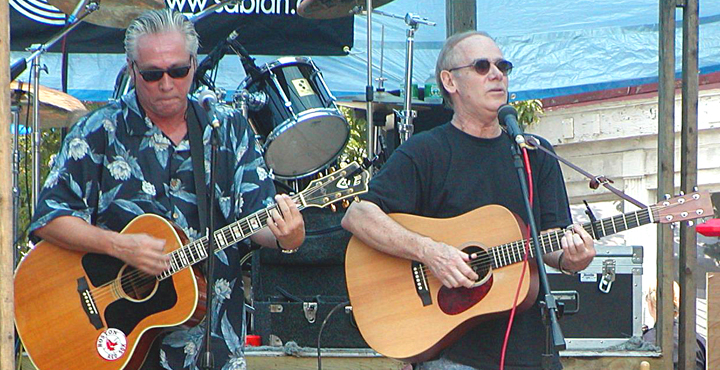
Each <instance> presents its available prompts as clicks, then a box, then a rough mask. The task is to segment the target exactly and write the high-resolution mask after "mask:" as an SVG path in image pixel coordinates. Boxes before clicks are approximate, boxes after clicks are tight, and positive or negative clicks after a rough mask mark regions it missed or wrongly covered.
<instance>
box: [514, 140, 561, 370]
mask: <svg viewBox="0 0 720 370" xmlns="http://www.w3.org/2000/svg"><path fill="white" fill-rule="evenodd" d="M508 127H509V126H508ZM511 131H514V130H512V129H509V130H508V134H509V135H510V138H511V139H512V140H513V141H516V142H517V141H520V140H518V137H522V132H511ZM523 145H525V143H524V140H523V141H522V142H517V143H516V144H511V145H510V151H511V152H512V156H513V164H514V167H515V169H516V171H517V175H518V180H520V188H521V189H522V193H523V200H524V202H525V210H526V211H527V215H528V223H529V225H530V235H532V246H533V248H534V252H535V256H536V257H535V262H536V263H537V267H538V275H539V278H540V291H541V294H543V295H544V296H543V297H544V299H541V300H540V309H541V310H542V318H543V324H545V334H546V335H545V352H544V353H543V355H542V368H543V369H550V368H551V365H552V358H553V352H552V351H551V347H550V336H552V348H555V350H556V351H561V350H564V349H565V337H564V336H563V333H562V329H560V324H558V304H557V302H556V301H555V296H553V295H552V292H551V290H550V282H549V281H548V277H547V271H546V270H545V263H544V262H543V260H542V256H543V251H542V248H541V247H540V241H539V239H538V231H537V225H536V224H535V217H534V216H533V210H532V207H531V206H530V199H529V191H528V185H527V180H526V179H525V170H524V168H523V163H522V159H521V158H520V147H521V146H523Z"/></svg>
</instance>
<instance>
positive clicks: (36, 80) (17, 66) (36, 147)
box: [10, 0, 99, 214]
mask: <svg viewBox="0 0 720 370" xmlns="http://www.w3.org/2000/svg"><path fill="white" fill-rule="evenodd" d="M82 7H85V12H84V13H83V14H82V15H81V16H80V17H78V18H76V19H75V21H74V22H73V23H71V24H68V25H67V26H65V28H63V29H62V30H61V31H60V32H58V33H57V34H56V35H55V36H53V37H52V38H50V40H48V41H47V42H46V43H44V44H35V45H32V46H31V47H30V48H29V50H31V51H33V53H32V54H31V55H30V57H28V58H27V59H25V58H23V59H21V60H19V61H17V62H15V63H13V65H12V66H11V68H10V71H11V80H14V79H15V78H17V76H19V75H20V74H21V73H22V72H23V70H25V68H26V67H27V61H28V59H29V60H31V61H32V65H31V70H32V78H33V81H32V86H33V87H32V90H33V105H32V107H33V123H32V138H33V139H32V156H33V164H32V170H33V173H32V174H33V176H32V194H31V199H32V202H31V205H30V207H31V208H30V213H31V214H32V213H35V206H36V205H37V197H38V196H39V195H40V160H41V158H40V144H41V141H42V135H41V133H40V71H41V70H43V71H45V72H46V73H47V68H46V67H44V66H43V67H40V55H41V54H43V53H45V52H46V51H48V49H50V47H51V46H52V45H54V44H55V43H56V42H58V41H59V40H60V39H62V38H63V37H64V36H65V35H66V34H68V33H69V32H70V31H72V30H73V29H74V28H75V27H77V25H78V24H80V22H82V20H83V19H84V18H85V17H87V16H88V15H89V14H90V13H92V12H94V11H96V10H97V9H98V7H99V5H98V2H97V1H96V0H93V1H91V2H90V3H89V4H86V1H80V2H79V3H78V5H77V6H76V8H75V10H74V11H73V15H72V16H71V17H74V16H75V15H76V14H78V13H79V12H80V8H82Z"/></svg>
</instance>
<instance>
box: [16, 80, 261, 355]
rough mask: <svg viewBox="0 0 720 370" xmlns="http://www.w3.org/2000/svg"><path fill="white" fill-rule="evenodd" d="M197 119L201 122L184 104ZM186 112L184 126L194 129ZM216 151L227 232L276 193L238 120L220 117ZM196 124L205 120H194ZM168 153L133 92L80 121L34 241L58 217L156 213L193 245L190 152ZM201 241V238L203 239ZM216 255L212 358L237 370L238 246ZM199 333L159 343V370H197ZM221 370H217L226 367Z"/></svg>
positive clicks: (119, 220)
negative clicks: (175, 227)
mask: <svg viewBox="0 0 720 370" xmlns="http://www.w3.org/2000/svg"><path fill="white" fill-rule="evenodd" d="M189 102H190V104H192V106H194V107H195V111H194V112H196V113H197V114H204V112H203V111H202V109H201V108H200V107H199V105H197V103H196V102H195V101H194V100H192V99H190V100H189ZM190 104H189V106H188V123H190V122H195V118H194V117H195V115H194V114H193V112H191V111H192V109H193V108H192V107H191V105H190ZM218 111H219V113H218V114H219V116H220V118H221V121H222V122H223V123H224V124H223V125H222V126H221V127H220V128H219V136H220V141H221V145H220V146H219V148H218V168H217V173H216V178H217V184H216V186H215V189H214V191H215V196H216V200H217V203H216V207H215V208H216V219H218V220H219V221H218V224H219V225H218V226H224V225H227V224H229V223H231V222H233V221H236V220H238V219H240V218H242V217H244V216H247V215H249V214H251V213H252V212H254V211H256V210H258V209H260V208H263V207H266V206H268V205H270V204H272V203H273V200H272V196H273V195H274V194H275V188H274V186H273V183H272V179H271V178H270V177H268V176H267V173H268V172H267V170H266V168H265V163H264V161H263V159H262V156H261V153H260V151H259V150H258V149H257V145H250V143H252V140H254V136H253V133H252V131H251V130H250V127H249V125H248V124H247V122H246V121H245V119H243V118H242V117H241V115H240V114H239V113H237V112H235V111H233V110H231V109H229V108H226V107H220V108H219V109H218ZM200 122H206V121H204V120H200ZM202 132H203V144H204V145H203V147H204V162H205V163H204V165H203V168H204V170H205V180H206V185H208V186H209V179H210V155H211V150H210V145H209V143H210V135H211V128H210V126H209V125H206V124H202ZM188 140H189V139H188V137H187V136H186V137H185V139H184V140H182V142H180V143H179V144H177V145H175V144H173V142H172V141H171V140H170V139H168V137H167V136H166V135H165V134H164V133H163V132H162V131H161V130H160V129H159V128H158V127H157V126H155V125H153V124H152V122H151V121H150V120H149V119H148V118H147V117H146V116H145V115H144V113H143V111H142V110H141V109H140V107H139V106H138V104H137V98H136V96H135V93H134V92H130V93H128V94H127V95H125V96H124V97H123V98H122V99H121V100H120V101H117V102H113V103H110V104H108V105H107V106H105V107H103V108H100V109H98V110H96V111H94V112H92V113H91V114H89V115H87V116H85V117H83V118H82V119H81V120H80V121H78V122H77V123H76V124H75V125H74V126H73V127H72V128H71V130H70V132H69V133H68V135H67V137H66V138H65V140H64V142H63V146H62V148H61V150H60V153H58V155H57V156H56V157H55V159H54V164H53V167H52V169H51V170H50V173H49V175H48V177H47V179H46V181H45V184H44V187H43V189H42V192H41V194H40V196H39V200H38V205H37V209H36V212H35V215H34V219H33V222H32V224H31V226H30V230H31V233H32V231H34V230H36V229H37V228H39V227H42V226H44V225H46V224H47V223H48V222H50V221H51V220H53V219H55V218H57V217H60V216H74V217H79V218H82V219H84V220H85V221H87V222H88V223H91V224H93V225H96V226H98V227H101V228H105V229H109V230H115V231H120V230H122V229H123V228H124V227H125V225H126V224H127V223H129V222H130V221H131V220H132V219H134V218H135V217H137V216H139V215H142V214H145V213H153V214H157V215H160V216H163V217H165V218H167V219H168V220H172V221H173V222H174V223H175V224H176V225H178V226H179V227H180V228H182V230H183V231H184V232H185V234H186V235H187V236H188V237H189V238H190V239H191V240H192V239H195V238H197V237H198V236H200V235H201V233H200V223H199V216H198V211H197V198H196V192H195V180H194V177H193V166H192V159H191V156H190V144H189V141H188ZM202 234H204V233H202ZM240 244H241V245H235V246H232V247H228V248H226V249H224V250H222V251H219V252H217V253H216V254H215V255H216V256H217V259H216V262H215V279H216V280H215V284H214V292H215V299H214V301H215V305H214V307H213V309H209V310H208V312H211V313H212V319H213V323H214V324H213V330H212V338H213V344H212V348H213V353H214V358H215V364H216V365H221V366H220V367H221V368H222V369H242V368H244V364H245V360H244V358H243V349H242V348H243V338H244V330H245V328H244V325H243V322H244V321H243V315H244V306H243V305H244V295H243V293H242V279H241V271H240V266H239V260H240V257H241V255H242V254H243V253H245V252H246V246H245V244H243V243H240ZM203 332H204V327H203V326H202V325H199V326H196V327H194V328H191V329H187V330H176V331H173V332H171V333H170V334H168V335H166V336H165V338H164V340H163V344H162V346H161V352H160V365H161V366H162V367H164V368H166V369H198V364H197V363H198V361H197V359H198V355H199V354H200V353H201V352H202V351H203V348H201V347H202V343H203V337H204V335H203ZM223 364H224V365H223Z"/></svg>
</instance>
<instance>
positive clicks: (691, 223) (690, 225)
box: [687, 220, 695, 227]
mask: <svg viewBox="0 0 720 370" xmlns="http://www.w3.org/2000/svg"><path fill="white" fill-rule="evenodd" d="M687 226H688V227H693V226H695V222H694V221H693V220H690V221H688V222H687Z"/></svg>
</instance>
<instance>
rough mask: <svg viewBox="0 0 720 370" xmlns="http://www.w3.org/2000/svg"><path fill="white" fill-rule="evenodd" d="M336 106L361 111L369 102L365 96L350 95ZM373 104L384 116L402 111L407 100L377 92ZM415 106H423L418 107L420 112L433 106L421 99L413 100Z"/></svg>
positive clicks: (340, 98) (340, 99)
mask: <svg viewBox="0 0 720 370" xmlns="http://www.w3.org/2000/svg"><path fill="white" fill-rule="evenodd" d="M335 104H337V105H340V106H343V107H348V108H353V109H360V110H365V109H366V108H367V102H366V101H365V95H348V96H340V97H338V101H337V102H335ZM372 104H373V110H374V111H375V112H376V113H384V114H390V113H393V112H394V111H396V110H399V109H402V108H403V106H404V104H405V99H403V98H401V97H399V96H397V95H393V94H391V93H389V92H386V91H380V90H377V91H375V94H374V99H373V101H372ZM412 104H413V105H422V106H420V107H418V109H419V110H428V109H430V107H429V106H430V105H431V104H425V102H423V101H422V100H420V99H413V100H412Z"/></svg>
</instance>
